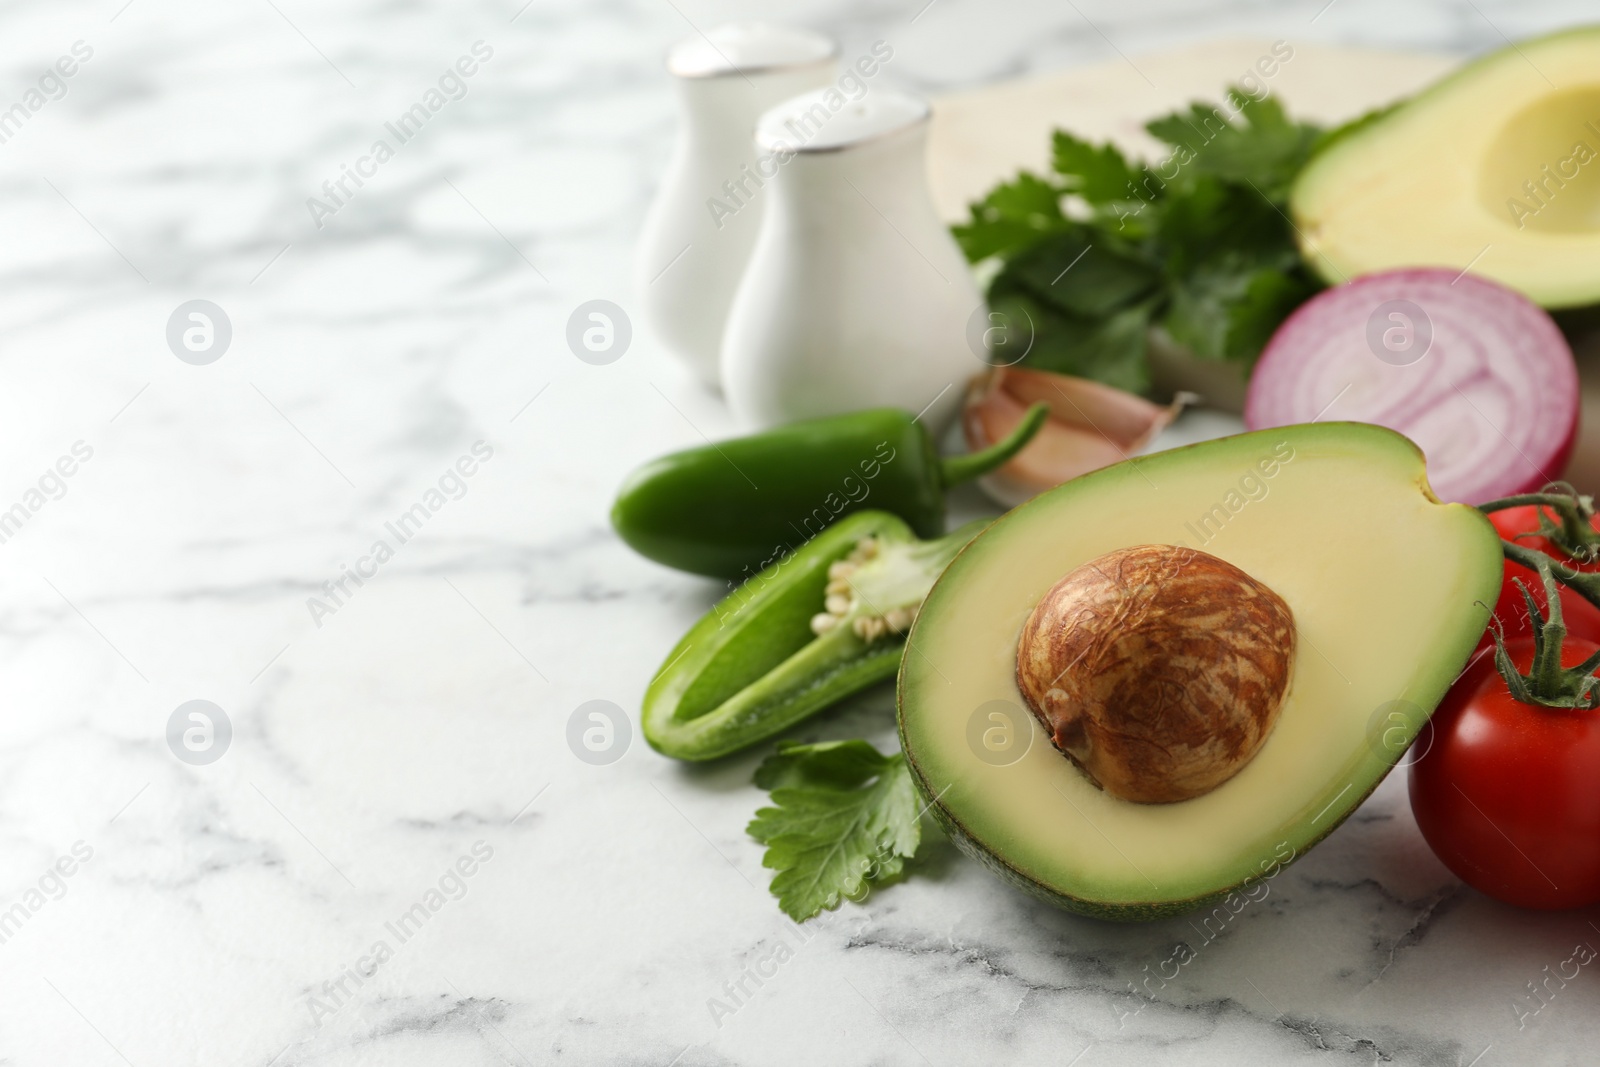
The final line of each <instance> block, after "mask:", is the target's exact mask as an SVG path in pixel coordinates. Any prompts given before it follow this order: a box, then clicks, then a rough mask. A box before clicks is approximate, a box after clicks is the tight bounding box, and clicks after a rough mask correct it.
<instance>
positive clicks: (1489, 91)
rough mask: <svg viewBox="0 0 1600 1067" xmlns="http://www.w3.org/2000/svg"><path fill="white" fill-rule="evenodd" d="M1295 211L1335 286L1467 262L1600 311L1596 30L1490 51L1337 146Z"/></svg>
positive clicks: (1561, 302) (1302, 180) (1324, 156)
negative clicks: (1368, 276)
mask: <svg viewBox="0 0 1600 1067" xmlns="http://www.w3.org/2000/svg"><path fill="white" fill-rule="evenodd" d="M1547 79H1548V80H1547ZM1546 167H1548V168H1549V169H1548V170H1546V169H1545V168H1546ZM1524 183H1532V186H1533V189H1532V191H1530V190H1529V188H1528V187H1527V186H1526V185H1525V184H1524ZM1290 208H1291V213H1292V214H1293V216H1294V219H1295V223H1296V226H1297V228H1298V230H1299V231H1300V235H1301V250H1302V252H1303V253H1304V254H1305V256H1306V258H1307V260H1308V261H1309V262H1310V263H1311V264H1312V266H1313V268H1314V269H1315V270H1316V271H1317V272H1318V273H1319V274H1320V275H1321V276H1322V277H1323V278H1324V279H1326V280H1327V281H1328V282H1329V283H1337V282H1342V281H1345V280H1346V279H1348V278H1353V277H1355V276H1356V275H1359V274H1367V273H1371V272H1373V271H1379V270H1387V269H1390V268H1395V267H1411V266H1445V267H1454V268H1457V269H1461V270H1465V269H1467V267H1468V266H1469V265H1470V266H1471V268H1472V270H1473V271H1474V272H1475V273H1477V274H1481V275H1484V276H1485V277H1488V278H1493V279H1494V280H1496V281H1498V282H1500V283H1502V284H1503V285H1506V286H1508V287H1510V288H1512V289H1516V290H1518V291H1520V292H1522V293H1523V294H1524V295H1526V296H1527V297H1528V298H1529V299H1531V300H1533V301H1534V302H1535V303H1537V304H1540V305H1542V306H1544V307H1547V308H1564V307H1576V306H1580V305H1586V304H1593V303H1596V302H1597V301H1600V26H1590V27H1583V28H1581V29H1576V30H1567V31H1564V32H1561V33H1556V34H1552V35H1550V36H1547V37H1542V38H1537V39H1535V40H1531V41H1525V42H1522V43H1520V44H1518V45H1516V46H1514V47H1508V48H1505V49H1502V50H1500V51H1498V52H1494V53H1492V54H1490V55H1487V56H1485V57H1483V58H1482V59H1479V60H1476V61H1474V62H1472V63H1469V64H1467V65H1466V66H1464V67H1462V68H1461V69H1460V70H1459V71H1456V72H1455V73H1454V74H1452V75H1450V76H1448V77H1446V78H1444V79H1443V80H1441V81H1439V82H1438V83H1436V84H1435V85H1433V86H1432V87H1430V88H1429V89H1427V90H1425V91H1424V92H1422V93H1421V94H1419V95H1418V96H1416V97H1415V98H1413V99H1411V100H1409V101H1407V102H1406V103H1404V104H1402V105H1400V106H1399V107H1398V108H1396V109H1395V110H1394V111H1393V112H1391V113H1389V114H1388V115H1385V116H1384V117H1382V118H1380V119H1377V120H1376V121H1374V122H1372V123H1371V124H1369V125H1367V126H1365V127H1363V128H1361V129H1359V130H1356V131H1353V132H1352V133H1350V134H1349V135H1347V136H1345V137H1343V138H1341V139H1340V140H1338V141H1336V142H1334V143H1332V144H1330V145H1329V146H1328V148H1327V149H1326V150H1325V151H1323V152H1321V153H1319V154H1318V155H1317V156H1315V157H1314V158H1313V159H1312V160H1311V162H1310V163H1308V164H1307V165H1306V167H1305V169H1304V170H1302V171H1301V173H1300V176H1299V178H1298V179H1297V180H1296V182H1295V186H1294V189H1293V192H1292V194H1291V196H1290Z"/></svg>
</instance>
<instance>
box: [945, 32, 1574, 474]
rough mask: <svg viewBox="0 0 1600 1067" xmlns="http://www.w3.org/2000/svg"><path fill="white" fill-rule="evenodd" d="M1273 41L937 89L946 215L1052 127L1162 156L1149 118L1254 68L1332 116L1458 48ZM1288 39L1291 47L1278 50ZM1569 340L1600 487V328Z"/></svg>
mask: <svg viewBox="0 0 1600 1067" xmlns="http://www.w3.org/2000/svg"><path fill="white" fill-rule="evenodd" d="M1274 43H1275V42H1274V41H1272V40H1271V39H1269V38H1261V39H1250V38H1238V39H1229V40H1220V41H1213V42H1209V43H1207V44H1203V45H1195V46H1190V47H1186V48H1182V49H1178V50H1175V51H1170V52H1160V53H1154V54H1141V55H1135V56H1131V57H1129V58H1128V59H1126V60H1124V59H1120V58H1119V59H1114V60H1110V61H1107V62H1104V63H1097V64H1094V65H1093V66H1086V67H1077V68H1075V69H1073V70H1068V71H1064V72H1061V73H1059V74H1051V75H1046V76H1044V77H1040V78H1032V79H1027V80H1022V81H1015V82H1007V83H1003V84H1000V85H993V86H988V87H985V88H982V89H975V90H971V91H968V92H962V93H952V94H950V95H948V96H942V97H938V98H936V99H935V100H934V104H933V125H932V129H931V130H930V132H929V144H928V152H929V184H930V185H931V187H932V190H933V199H934V204H935V205H936V206H937V208H938V209H939V212H940V214H941V215H942V216H943V217H944V218H945V219H946V220H948V221H950V222H956V221H960V220H961V219H964V218H966V215H967V205H968V204H969V203H970V202H971V201H973V200H976V199H978V198H980V197H982V196H983V194H984V193H986V192H987V191H988V190H989V189H990V188H992V187H993V186H994V185H995V184H996V183H997V182H999V181H1002V180H1004V179H1006V178H1009V177H1011V176H1012V175H1014V174H1015V173H1016V172H1017V171H1018V170H1021V169H1024V168H1026V169H1029V170H1033V171H1037V172H1043V171H1046V170H1047V169H1048V168H1049V164H1050V132H1051V131H1052V130H1054V129H1057V128H1060V129H1066V130H1070V131H1072V132H1073V133H1075V134H1077V135H1078V136H1080V137H1086V138H1088V139H1090V140H1094V141H1106V140H1109V141H1112V142H1114V143H1115V144H1117V145H1118V146H1119V147H1120V148H1122V149H1123V150H1124V151H1126V152H1129V153H1133V154H1136V155H1140V156H1144V157H1147V158H1157V157H1159V155H1160V152H1161V146H1160V144H1159V142H1157V141H1155V140H1154V139H1153V138H1152V137H1150V136H1149V135H1148V134H1147V133H1145V132H1144V123H1145V122H1146V121H1147V120H1149V119H1151V118H1154V117H1155V116H1157V115H1162V114H1166V113H1167V112H1170V111H1172V110H1174V109H1175V108H1177V107H1180V106H1183V105H1185V104H1187V103H1189V102H1190V101H1192V100H1207V101H1217V100H1220V99H1221V96H1222V91H1223V89H1224V88H1225V87H1227V86H1228V85H1231V84H1235V83H1238V82H1239V81H1240V80H1241V79H1242V78H1243V77H1244V76H1245V75H1246V73H1247V72H1251V73H1253V74H1254V76H1255V77H1256V78H1257V79H1258V81H1259V83H1260V84H1262V85H1264V86H1266V87H1267V88H1268V89H1269V90H1270V91H1271V92H1272V93H1274V94H1275V95H1277V96H1278V97H1279V98H1280V99H1281V100H1282V101H1283V105H1284V107H1285V108H1286V109H1287V110H1288V111H1289V113H1290V114H1291V115H1293V116H1295V117H1297V118H1306V119H1310V120H1312V121H1315V122H1319V123H1322V124H1325V125H1326V124H1333V123H1338V122H1343V121H1344V120H1346V119H1349V118H1353V117H1355V116H1357V115H1360V114H1362V113H1363V112H1365V111H1368V110H1371V109H1372V108H1375V107H1381V106H1382V105H1384V104H1387V103H1390V102H1392V101H1395V100H1398V99H1401V98H1403V97H1406V96H1409V95H1411V94H1412V93H1414V92H1416V91H1417V90H1418V89H1421V88H1422V87H1424V86H1426V85H1428V84H1429V83H1431V82H1433V81H1434V80H1436V79H1437V78H1438V77H1440V76H1441V75H1442V74H1444V73H1445V72H1447V71H1449V70H1450V69H1452V68H1453V67H1455V66H1456V65H1457V64H1458V63H1459V62H1460V59H1459V58H1458V57H1454V56H1440V55H1430V54H1427V53H1421V52H1390V51H1380V50H1376V49H1368V48H1343V47H1335V46H1329V45H1313V44H1305V43H1289V44H1285V43H1279V44H1278V46H1277V47H1278V52H1277V54H1276V56H1275V55H1274V52H1273V47H1274ZM1285 48H1288V49H1290V52H1291V54H1289V55H1288V57H1287V58H1282V59H1280V58H1277V57H1281V56H1283V54H1284V50H1285ZM1258 64H1264V65H1262V66H1258ZM1269 70H1270V71H1271V74H1270V76H1266V74H1265V72H1266V71H1269ZM1574 341H1575V347H1576V349H1577V355H1578V369H1579V374H1580V376H1581V378H1582V382H1583V398H1582V399H1583V428H1582V432H1581V433H1580V436H1579V440H1578V449H1577V452H1576V454H1575V455H1574V456H1573V460H1572V463H1571V465H1570V466H1569V467H1568V470H1567V477H1568V478H1570V479H1571V480H1572V481H1573V482H1574V483H1575V484H1577V485H1578V487H1579V488H1580V489H1582V490H1583V491H1584V492H1590V493H1593V492H1600V331H1590V332H1588V333H1586V334H1585V335H1583V336H1582V337H1578V338H1575V339H1574ZM1196 366H1198V365H1192V366H1185V367H1179V368H1176V369H1173V368H1167V369H1168V370H1169V371H1170V373H1172V374H1175V375H1177V376H1178V377H1179V378H1183V377H1184V376H1186V375H1187V376H1189V378H1188V380H1185V381H1183V382H1182V384H1184V385H1185V386H1187V387H1190V388H1195V389H1196V391H1197V392H1201V393H1204V394H1206V395H1207V396H1210V397H1213V398H1216V399H1217V400H1218V401H1219V402H1221V404H1222V405H1223V406H1236V405H1237V402H1238V399H1239V383H1238V382H1237V381H1232V382H1230V381H1229V380H1228V379H1227V377H1226V375H1223V376H1221V377H1218V376H1217V375H1215V374H1214V373H1213V374H1211V375H1206V374H1205V371H1206V370H1214V368H1210V367H1200V368H1199V371H1198V373H1199V375H1200V376H1199V377H1198V378H1194V377H1193V375H1195V374H1196V373H1197V372H1196ZM1157 370H1158V374H1159V373H1161V370H1162V368H1161V367H1160V366H1158V368H1157Z"/></svg>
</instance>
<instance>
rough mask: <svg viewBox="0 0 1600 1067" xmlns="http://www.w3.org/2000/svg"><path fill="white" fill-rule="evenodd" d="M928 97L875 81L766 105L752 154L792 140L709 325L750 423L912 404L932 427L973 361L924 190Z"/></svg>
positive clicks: (963, 278)
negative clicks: (847, 96) (730, 290)
mask: <svg viewBox="0 0 1600 1067" xmlns="http://www.w3.org/2000/svg"><path fill="white" fill-rule="evenodd" d="M929 115H930V109H929V107H928V104H927V102H926V101H924V100H922V99H919V98H917V97H914V96H909V95H906V94H904V93H896V92H891V91H889V90H879V89H873V90H871V91H869V92H868V93H867V94H866V95H865V96H864V97H863V98H862V99H860V100H858V101H848V100H846V101H844V102H843V103H842V105H841V104H840V101H839V99H838V94H837V93H834V94H832V95H831V96H830V93H829V92H828V91H821V92H812V93H807V94H805V95H803V96H800V97H797V98H795V99H794V100H790V101H787V102H785V103H783V104H780V105H779V106H777V107H775V108H773V109H772V110H771V111H769V112H767V113H766V114H765V115H763V116H762V117H761V121H760V123H759V124H758V125H757V127H756V144H757V147H758V149H760V150H762V151H773V150H778V151H780V152H781V151H782V150H785V149H787V150H789V151H792V158H789V159H788V161H787V162H785V163H784V164H783V166H782V168H781V169H780V170H779V172H778V176H777V178H775V179H774V180H773V181H771V182H769V183H768V187H767V190H766V192H767V195H768V197H769V201H768V204H767V211H766V215H765V216H764V217H763V219H762V227H761V235H760V237H759V238H758V239H757V241H756V247H755V251H754V252H753V253H751V257H750V263H749V266H748V267H747V268H746V270H745V275H744V279H743V280H742V281H741V282H740V284H739V291H738V293H737V294H736V295H735V297H734V301H733V308H732V310H731V311H730V312H729V317H728V324H727V327H726V329H725V331H724V333H723V338H722V380H723V386H724V389H725V390H726V392H727V395H728V402H729V404H730V405H731V406H732V408H733V410H734V413H735V415H737V416H738V417H739V419H740V420H741V421H742V422H744V423H745V424H746V425H747V426H749V427H750V428H752V429H757V428H762V427H766V426H772V425H775V424H778V423H782V422H788V421H791V420H794V419H802V418H812V417H817V416H823V415H832V414H837V413H840V412H845V411H853V410H857V409H860V408H867V407H877V406H893V407H899V408H903V409H905V410H907V411H910V412H912V413H917V412H920V411H923V409H924V408H926V409H927V410H926V412H925V413H924V415H923V419H924V421H925V424H926V425H927V426H928V428H929V429H930V430H932V431H933V432H934V433H935V434H938V433H939V432H940V431H941V430H943V428H944V427H945V426H946V425H948V423H949V422H950V420H951V419H952V418H953V417H954V415H955V413H956V411H957V409H958V408H959V407H960V404H961V396H962V392H963V385H964V383H965V381H966V379H967V378H968V377H970V376H971V375H972V374H974V373H976V372H977V371H979V370H981V369H983V365H982V363H981V362H980V361H979V359H978V358H977V356H976V355H975V354H974V353H973V351H972V350H971V348H970V347H969V346H968V344H967V340H966V330H967V322H968V320H969V318H970V317H971V316H972V314H973V312H974V311H975V310H976V309H977V308H978V307H979V306H980V305H981V303H982V297H981V296H980V295H979V293H978V289H977V286H976V284H975V283H974V281H973V279H972V275H971V273H970V272H969V270H968V267H967V263H966V260H965V259H964V258H963V256H962V254H961V251H960V249H958V248H957V247H956V244H955V241H954V240H953V239H952V238H951V236H950V232H949V231H948V230H947V229H946V228H945V226H944V223H943V222H941V221H940V219H939V216H938V214H937V212H936V211H935V210H934V207H933V201H932V198H931V196H930V195H929V192H928V184H927V174H926V169H925V159H924V152H925V147H926V142H927V129H928V119H929Z"/></svg>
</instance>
